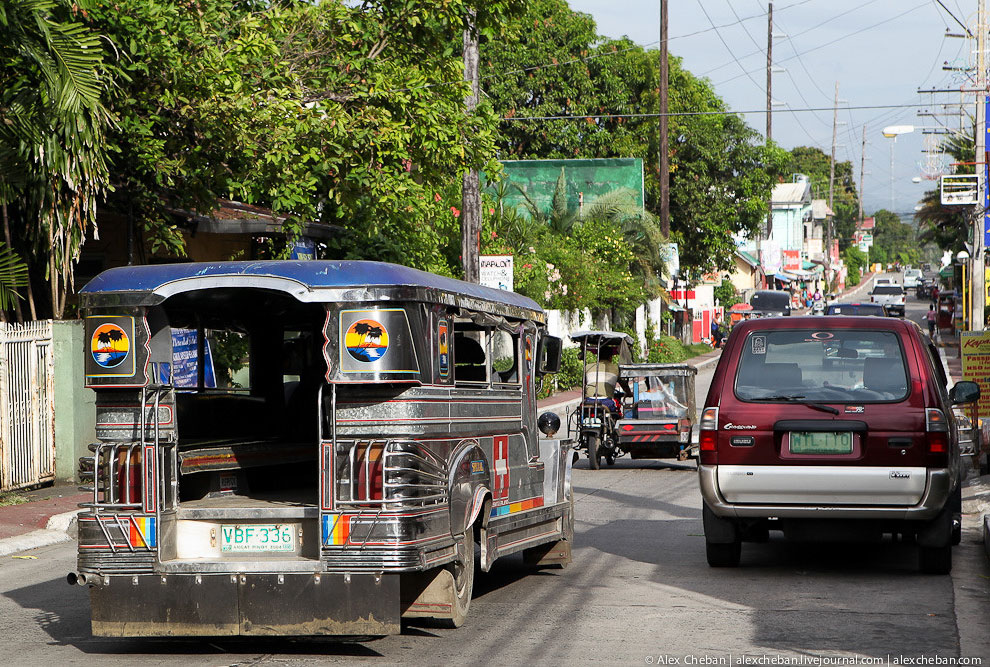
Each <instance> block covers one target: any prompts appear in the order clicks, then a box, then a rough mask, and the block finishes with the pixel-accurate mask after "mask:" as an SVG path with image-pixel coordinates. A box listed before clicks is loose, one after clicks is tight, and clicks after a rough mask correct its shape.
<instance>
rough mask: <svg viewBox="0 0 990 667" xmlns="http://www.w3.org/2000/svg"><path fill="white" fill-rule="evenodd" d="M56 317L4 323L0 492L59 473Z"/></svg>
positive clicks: (0, 363) (1, 325) (0, 345)
mask: <svg viewBox="0 0 990 667" xmlns="http://www.w3.org/2000/svg"><path fill="white" fill-rule="evenodd" d="M54 385H55V359H54V355H53V345H52V321H51V320H44V321H40V322H28V323H26V324H6V323H0V491H9V490H11V489H20V488H24V487H27V486H32V485H34V484H39V483H41V482H45V481H49V480H52V479H54V478H55V408H54V398H53V396H54Z"/></svg>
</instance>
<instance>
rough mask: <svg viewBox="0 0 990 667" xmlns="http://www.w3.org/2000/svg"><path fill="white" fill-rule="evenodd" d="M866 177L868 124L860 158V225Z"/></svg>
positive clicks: (864, 130)
mask: <svg viewBox="0 0 990 667" xmlns="http://www.w3.org/2000/svg"><path fill="white" fill-rule="evenodd" d="M865 177H866V123H863V148H862V150H861V151H860V156H859V197H857V199H859V224H860V225H862V224H863V187H864V184H865V181H864V179H865Z"/></svg>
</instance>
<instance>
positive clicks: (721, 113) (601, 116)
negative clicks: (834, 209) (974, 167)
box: [502, 104, 920, 121]
mask: <svg viewBox="0 0 990 667" xmlns="http://www.w3.org/2000/svg"><path fill="white" fill-rule="evenodd" d="M917 106H920V105H918V104H862V105H856V106H850V107H848V108H849V109H853V110H857V109H907V108H911V107H917ZM831 110H832V107H805V108H801V109H791V110H790V111H792V112H794V113H797V112H802V113H803V112H814V111H831ZM766 112H767V110H766V109H746V110H744V111H671V112H669V113H667V114H659V113H613V114H589V115H580V116H510V117H505V116H503V117H502V120H511V121H518V120H609V119H612V118H658V117H659V116H662V115H666V116H733V115H741V114H754V113H759V114H765V113H766Z"/></svg>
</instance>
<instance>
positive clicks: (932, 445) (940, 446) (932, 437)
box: [928, 431, 949, 454]
mask: <svg viewBox="0 0 990 667" xmlns="http://www.w3.org/2000/svg"><path fill="white" fill-rule="evenodd" d="M948 436H949V434H948V433H945V432H944V431H938V432H935V433H929V434H928V451H929V452H931V453H932V454H945V453H946V452H947V451H949V437H948Z"/></svg>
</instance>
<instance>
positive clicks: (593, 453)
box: [585, 433, 602, 470]
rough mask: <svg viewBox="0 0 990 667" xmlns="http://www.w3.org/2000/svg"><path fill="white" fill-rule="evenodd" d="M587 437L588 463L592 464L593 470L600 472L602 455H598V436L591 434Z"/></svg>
mask: <svg viewBox="0 0 990 667" xmlns="http://www.w3.org/2000/svg"><path fill="white" fill-rule="evenodd" d="M585 437H586V438H587V443H588V461H589V462H590V463H591V469H592V470H598V469H599V468H601V467H602V462H601V455H600V454H599V453H598V434H597V433H589V434H588V435H587V436H585Z"/></svg>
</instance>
